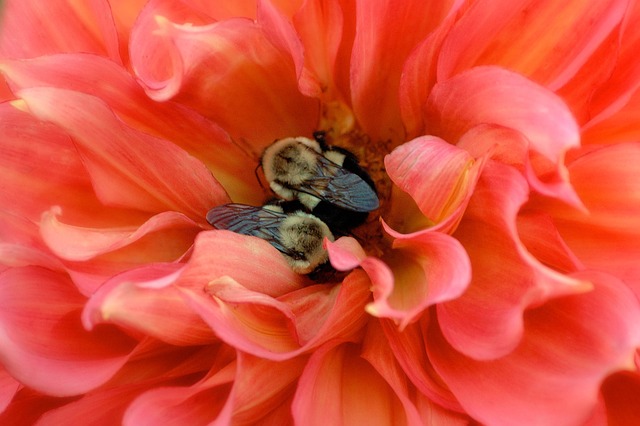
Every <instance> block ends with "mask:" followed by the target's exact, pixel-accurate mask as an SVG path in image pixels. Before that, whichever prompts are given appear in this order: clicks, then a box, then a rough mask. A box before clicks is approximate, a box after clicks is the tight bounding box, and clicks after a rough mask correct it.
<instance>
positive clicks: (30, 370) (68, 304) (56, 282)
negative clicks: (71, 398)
mask: <svg viewBox="0 0 640 426" xmlns="http://www.w3.org/2000/svg"><path fill="white" fill-rule="evenodd" d="M0 284H1V285H0V292H1V293H2V294H1V295H0V304H2V306H1V307H0V322H2V329H3V330H4V332H3V337H2V339H3V340H4V341H5V343H4V344H2V345H0V356H1V358H2V361H3V364H4V365H5V367H6V369H7V371H9V372H10V373H11V375H13V376H14V377H15V378H16V379H18V380H19V381H20V382H21V383H23V384H25V385H26V386H29V387H32V388H34V389H36V390H39V391H41V392H44V393H47V394H51V395H56V396H68V395H75V394H79V393H84V392H87V391H89V390H90V389H93V388H95V387H96V386H99V385H100V384H102V383H104V382H105V381H107V380H108V379H109V378H110V377H111V376H113V374H114V373H115V372H116V371H117V370H118V369H119V368H120V367H121V366H122V365H123V364H124V363H125V362H126V361H127V359H128V357H129V354H130V352H131V350H132V349H133V348H134V346H135V344H136V342H135V341H133V340H132V339H131V338H128V337H126V336H125V335H124V334H122V333H120V332H119V331H117V330H116V329H114V328H111V327H108V326H103V327H100V328H96V329H95V330H93V332H91V333H89V332H87V331H85V330H84V329H83V328H82V325H81V322H80V310H81V309H82V304H83V303H84V298H83V297H82V296H81V295H80V294H79V293H77V291H76V290H75V288H74V286H73V284H71V283H70V282H69V280H68V279H67V278H66V277H64V276H63V275H60V274H58V273H54V272H50V271H47V270H45V269H41V268H37V267H25V268H15V269H10V270H8V271H5V272H4V273H3V274H2V275H0Z"/></svg>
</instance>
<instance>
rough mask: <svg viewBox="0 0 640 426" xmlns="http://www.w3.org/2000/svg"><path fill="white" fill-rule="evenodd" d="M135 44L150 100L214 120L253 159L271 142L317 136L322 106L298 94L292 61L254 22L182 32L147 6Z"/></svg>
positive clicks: (183, 27)
mask: <svg viewBox="0 0 640 426" xmlns="http://www.w3.org/2000/svg"><path fill="white" fill-rule="evenodd" d="M196 24H197V23H196ZM131 43H132V45H135V46H136V50H135V51H134V52H132V59H131V60H132V63H133V66H134V69H135V71H136V73H137V75H138V77H139V78H140V80H141V82H142V83H143V84H144V86H145V87H146V90H147V93H148V94H149V96H150V97H151V98H153V99H155V100H158V101H165V100H168V99H171V98H174V97H175V99H176V100H178V101H180V102H181V103H183V104H185V105H187V106H189V107H191V108H193V109H195V110H196V111H198V112H200V113H202V114H203V115H204V116H206V117H209V118H211V119H213V120H214V121H215V122H216V123H218V124H220V125H221V126H222V127H223V128H224V129H226V130H227V131H228V132H229V134H230V135H231V136H232V138H233V139H234V140H240V141H242V140H248V141H250V142H251V143H252V144H253V145H252V147H253V149H254V152H253V154H254V155H255V158H256V159H257V158H258V157H259V155H260V153H261V150H262V147H264V146H265V145H266V144H268V143H270V142H273V140H274V139H277V138H281V137H283V136H290V135H304V134H310V133H311V132H312V131H313V130H315V129H313V125H314V124H313V123H315V122H316V121H317V115H318V105H317V103H316V102H315V101H313V100H312V99H309V98H305V97H304V96H303V95H302V94H301V93H300V92H299V91H298V87H297V83H296V82H297V79H296V74H295V67H294V66H293V63H292V60H291V58H290V57H287V55H286V54H285V53H284V52H282V51H281V50H279V49H277V48H276V47H274V46H273V45H272V44H271V43H270V42H269V41H268V40H267V38H266V36H265V34H264V32H263V31H262V29H261V28H260V26H259V25H258V24H257V23H255V22H253V21H251V20H249V19H242V18H237V19H229V20H225V21H220V22H217V23H213V24H209V25H205V26H193V25H187V24H184V25H181V24H179V23H175V22H173V21H171V17H165V16H162V15H160V16H158V15H157V13H156V11H155V10H154V9H153V7H151V6H148V7H147V8H145V9H144V11H143V12H142V13H141V15H140V18H139V20H138V24H137V26H136V27H135V28H134V29H133V32H132V36H131ZM212 93H215V96H211V94H212ZM256 146H257V148H256Z"/></svg>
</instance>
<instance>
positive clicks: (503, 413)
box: [426, 273, 640, 425]
mask: <svg viewBox="0 0 640 426" xmlns="http://www.w3.org/2000/svg"><path fill="white" fill-rule="evenodd" d="M575 278H577V279H580V280H591V282H593V283H594V290H593V291H591V292H587V293H583V294H577V295H571V296H566V297H561V298H557V299H554V300H552V301H548V302H547V303H545V304H544V305H541V306H539V307H537V308H534V309H531V310H530V311H528V312H527V313H526V314H525V318H524V327H525V330H526V331H525V333H524V337H523V340H522V342H521V343H520V344H519V345H517V346H516V347H515V348H514V351H513V352H512V353H510V354H508V355H506V356H505V357H503V358H498V359H495V360H492V361H478V360H474V359H472V358H468V357H465V356H464V355H462V354H461V353H459V352H457V351H455V350H454V349H453V348H452V347H451V346H450V345H449V344H448V343H447V341H446V339H445V338H444V336H443V335H442V334H441V333H440V332H439V331H437V327H431V329H430V330H431V332H430V334H429V338H428V339H427V340H426V342H427V350H428V353H429V357H430V359H431V360H432V362H433V365H434V367H435V368H436V370H437V371H438V373H439V374H440V375H441V376H442V377H443V379H444V380H445V382H446V383H447V385H448V386H449V387H450V388H451V390H452V391H453V393H454V394H455V395H456V397H457V398H458V400H459V401H460V403H461V404H462V406H463V407H464V409H465V411H467V412H468V413H469V414H470V415H471V416H473V417H474V418H475V419H477V420H478V421H480V422H482V423H486V424H505V425H506V424H515V423H517V424H522V425H527V424H582V423H583V422H584V421H586V420H587V419H588V418H589V416H590V415H591V412H592V410H593V409H594V408H595V406H596V404H597V401H598V393H599V389H600V383H601V382H602V380H603V379H604V378H605V377H606V376H607V375H608V374H610V373H611V372H612V371H615V370H617V369H626V368H634V369H635V367H634V362H633V358H634V354H635V348H636V347H637V345H638V343H640V329H639V328H638V327H637V326H636V325H637V324H638V322H639V321H640V308H639V306H638V301H637V299H636V298H635V297H634V296H633V294H632V293H631V292H630V291H629V290H628V289H627V288H626V286H625V285H624V284H623V283H622V282H620V281H619V280H617V279H615V278H613V277H611V276H608V275H606V274H601V273H580V274H578V275H576V276H575ZM480 384H481V385H480ZM514 389H517V390H518V391H517V392H514ZM558 395H562V398H559V397H558ZM496 401H500V403H499V404H497V403H496Z"/></svg>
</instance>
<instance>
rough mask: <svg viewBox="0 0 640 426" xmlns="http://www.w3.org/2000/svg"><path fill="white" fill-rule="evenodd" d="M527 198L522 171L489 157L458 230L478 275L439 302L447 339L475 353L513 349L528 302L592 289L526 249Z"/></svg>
mask: <svg viewBox="0 0 640 426" xmlns="http://www.w3.org/2000/svg"><path fill="white" fill-rule="evenodd" d="M526 199H527V187H526V183H525V182H524V179H523V178H522V176H521V175H520V174H519V173H518V172H517V171H515V170H514V169H513V168H511V167H510V166H504V165H501V164H499V163H495V162H493V161H489V162H488V163H487V166H486V167H485V170H484V172H483V174H482V176H481V177H480V180H479V181H478V185H477V187H476V190H475V192H474V196H473V197H472V199H471V202H470V203H469V207H468V208H467V213H466V215H465V218H464V219H463V220H462V222H461V223H460V226H459V227H458V229H457V231H456V233H455V234H454V237H456V239H457V240H459V241H460V242H461V243H462V245H463V246H464V248H465V250H466V252H467V253H468V256H469V259H471V270H472V271H473V276H472V280H471V283H470V285H469V287H468V289H467V291H466V292H465V293H464V295H462V296H461V297H459V298H457V299H454V300H451V301H448V302H445V303H442V304H439V305H438V306H437V308H438V318H439V322H440V326H441V328H442V332H443V334H444V335H445V336H446V338H447V340H448V341H449V342H450V343H451V344H452V345H453V346H454V347H455V348H456V349H457V350H458V351H461V352H463V353H465V354H466V355H467V356H470V357H472V358H476V359H494V358H496V357H500V356H504V355H505V354H507V353H509V352H510V351H511V350H513V348H515V347H516V346H517V344H518V342H519V341H520V339H521V337H522V332H523V328H522V327H523V322H522V321H523V319H522V313H523V311H524V309H525V308H526V307H527V306H530V305H532V304H536V303H541V302H543V301H545V300H548V299H549V298H550V297H556V296H559V295H564V294H572V293H576V292H578V293H579V292H583V291H586V290H588V289H589V285H588V284H586V283H583V282H580V281H579V280H576V279H574V278H569V277H566V276H564V275H561V274H559V273H556V272H554V271H553V270H551V269H549V268H548V267H546V266H544V265H543V264H541V263H540V262H539V261H538V260H537V259H535V258H534V257H533V256H532V255H531V254H530V253H529V252H528V251H527V250H526V249H525V247H524V245H523V244H522V242H521V241H520V239H519V237H518V231H517V228H516V216H517V213H518V211H519V209H520V207H521V206H522V204H523V203H524V202H525V201H526Z"/></svg>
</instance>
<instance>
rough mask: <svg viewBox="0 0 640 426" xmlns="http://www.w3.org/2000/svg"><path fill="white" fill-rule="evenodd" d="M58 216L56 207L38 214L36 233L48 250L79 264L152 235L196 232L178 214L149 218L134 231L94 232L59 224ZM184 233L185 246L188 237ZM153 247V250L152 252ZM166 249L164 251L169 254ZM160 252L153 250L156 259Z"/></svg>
mask: <svg viewBox="0 0 640 426" xmlns="http://www.w3.org/2000/svg"><path fill="white" fill-rule="evenodd" d="M61 213H62V211H61V209H60V208H57V207H54V208H52V209H51V211H49V212H45V213H44V214H43V215H42V219H41V222H40V232H41V234H42V238H43V240H44V241H45V242H46V243H47V245H48V246H49V248H51V250H52V251H53V252H54V253H55V254H57V255H58V256H60V257H61V258H63V259H66V260H74V261H83V260H89V259H92V258H94V257H97V256H100V255H102V254H105V253H109V252H113V251H116V250H118V249H121V248H122V247H125V246H128V245H131V244H133V243H135V242H136V241H138V240H140V239H142V238H144V237H148V235H149V234H153V233H155V232H159V233H162V232H163V231H165V230H172V229H177V230H180V232H185V230H188V229H189V228H192V229H194V228H195V229H198V228H199V227H198V225H197V224H196V223H195V222H193V221H192V220H191V219H189V218H188V217H186V216H185V215H183V214H181V213H175V212H165V213H160V214H158V215H156V216H153V217H152V218H151V219H149V220H148V221H146V222H145V223H144V224H142V225H141V226H139V227H137V228H131V229H123V228H111V229H96V228H84V227H78V226H72V225H68V224H65V223H62V222H60V221H59V220H58V218H57V216H59V215H60V214H61ZM193 233H194V232H187V233H186V234H187V235H185V238H187V241H185V242H186V243H187V247H188V246H189V244H190V241H191V238H188V237H191V236H192V234H193ZM155 249H156V248H154V250H155ZM169 251H170V250H167V252H169ZM160 252H161V251H160V250H157V251H155V253H154V255H155V256H158V255H159V254H160Z"/></svg>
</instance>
